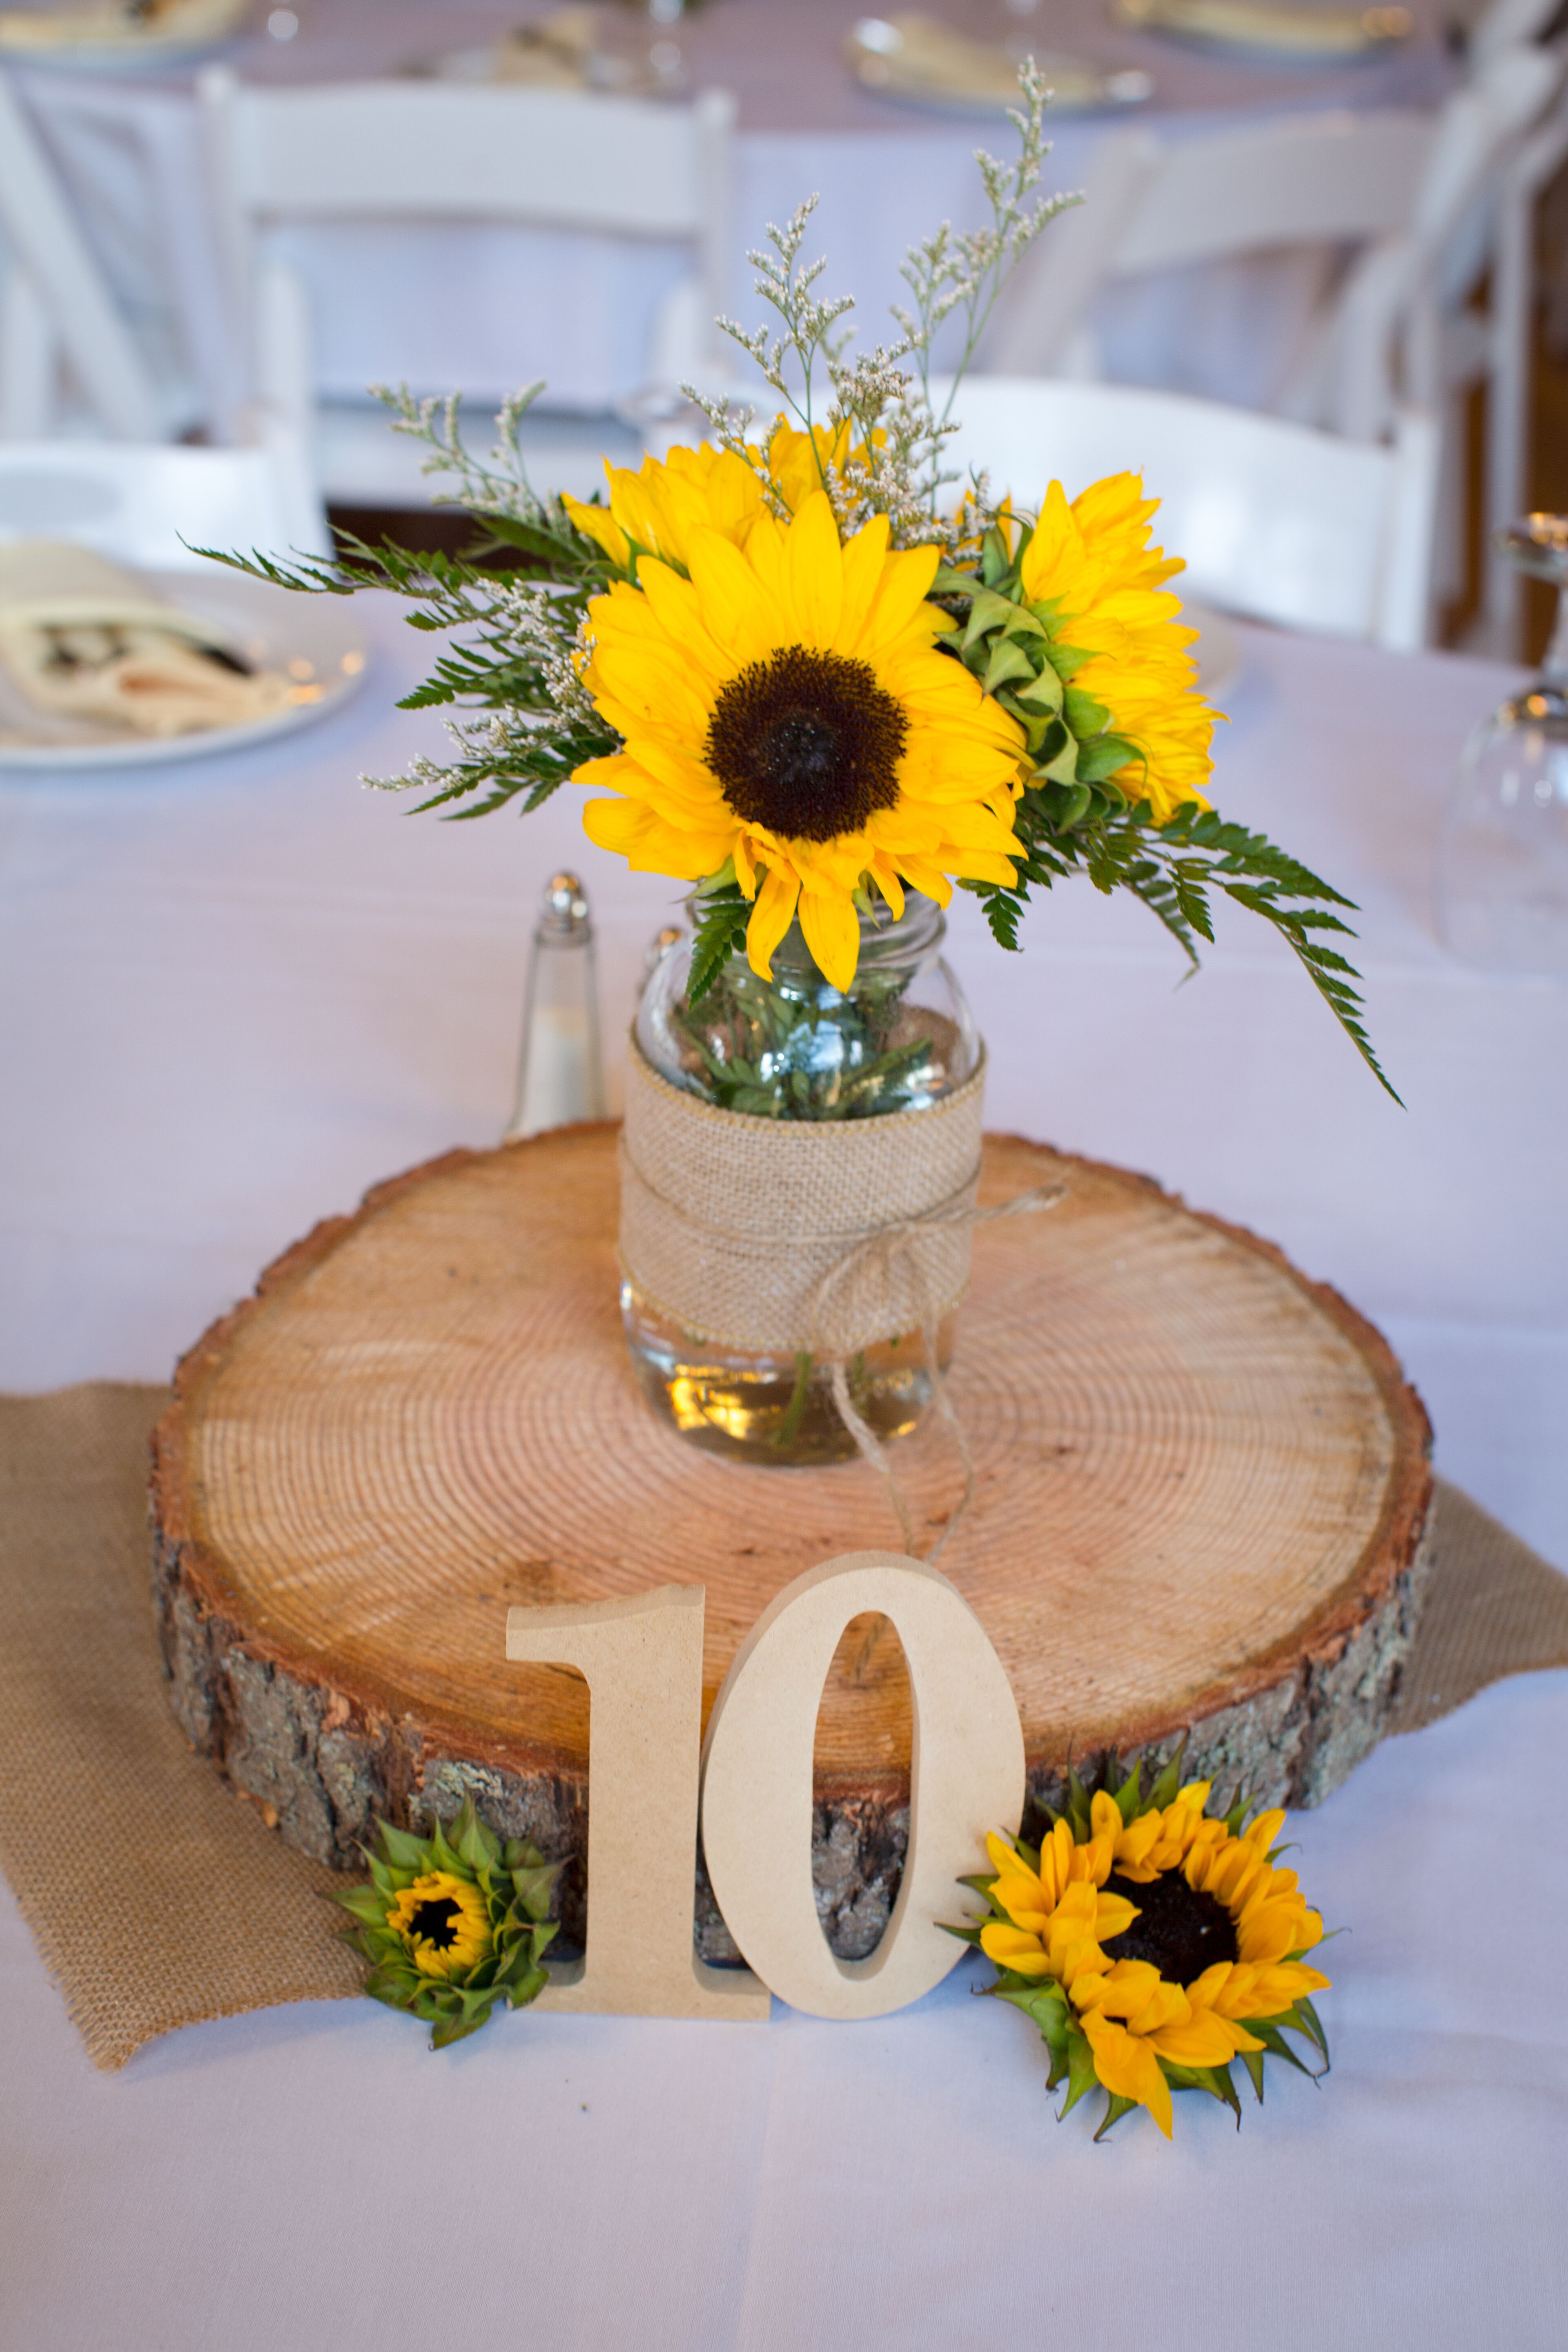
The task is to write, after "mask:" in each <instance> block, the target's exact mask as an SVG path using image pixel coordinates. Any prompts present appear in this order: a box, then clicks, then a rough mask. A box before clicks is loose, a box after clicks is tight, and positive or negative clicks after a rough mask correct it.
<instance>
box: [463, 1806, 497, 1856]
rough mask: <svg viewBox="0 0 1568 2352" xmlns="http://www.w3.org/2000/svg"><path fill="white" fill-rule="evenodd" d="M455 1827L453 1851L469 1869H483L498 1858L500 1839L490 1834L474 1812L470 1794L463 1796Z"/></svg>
mask: <svg viewBox="0 0 1568 2352" xmlns="http://www.w3.org/2000/svg"><path fill="white" fill-rule="evenodd" d="M456 1827H457V1838H456V1842H455V1851H456V1852H457V1853H458V1855H459V1856H460V1857H461V1859H462V1860H463V1861H464V1862H466V1863H467V1864H468V1868H469V1869H470V1870H474V1871H479V1870H485V1869H488V1868H489V1866H490V1865H491V1864H494V1863H497V1862H499V1861H500V1840H499V1839H498V1838H496V1837H493V1836H492V1835H491V1833H490V1832H489V1830H488V1829H487V1828H486V1827H485V1825H484V1823H483V1822H481V1821H480V1819H479V1815H478V1813H476V1812H475V1811H474V1801H473V1798H472V1797H471V1796H465V1797H464V1799H463V1810H462V1811H461V1812H460V1813H459V1814H458V1820H457V1824H456Z"/></svg>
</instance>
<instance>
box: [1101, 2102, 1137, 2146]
mask: <svg viewBox="0 0 1568 2352" xmlns="http://www.w3.org/2000/svg"><path fill="white" fill-rule="evenodd" d="M1105 2097H1106V2106H1105V2119H1104V2121H1103V2122H1102V2123H1101V2125H1100V2129H1099V2130H1098V2131H1097V2132H1096V2133H1095V2135H1094V2137H1095V2140H1096V2143H1097V2144H1098V2143H1099V2142H1100V2140H1102V2139H1103V2138H1104V2137H1105V2135H1106V2133H1107V2132H1109V2131H1112V2130H1114V2129H1115V2127H1116V2126H1117V2125H1118V2124H1119V2123H1120V2122H1121V2118H1122V2116H1126V2115H1131V2112H1132V2110H1133V2108H1134V2107H1135V2106H1136V2105H1138V2101H1137V2100H1136V2099H1123V2098H1119V2097H1118V2095H1117V2094H1116V2093H1115V2092H1114V2091H1108V2092H1107V2093H1106V2095H1105Z"/></svg>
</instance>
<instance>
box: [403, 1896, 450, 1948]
mask: <svg viewBox="0 0 1568 2352" xmlns="http://www.w3.org/2000/svg"><path fill="white" fill-rule="evenodd" d="M462 1916H463V1915H462V1912H461V1910H460V1908H459V1907H458V1905H457V1904H456V1903H454V1902H453V1900H452V1898H451V1896H450V1895H426V1898H425V1900H424V1901H423V1902H422V1903H421V1904H419V1905H418V1906H416V1909H415V1911H414V1913H413V1916H411V1917H410V1919H409V1922H408V1932H409V1934H410V1935H411V1936H416V1937H418V1938H419V1940H420V1942H421V1943H425V1944H433V1945H434V1946H435V1948H436V1949H437V1951H438V1952H449V1951H450V1950H451V1948H452V1947H453V1945H454V1944H455V1943H456V1942H457V1940H458V1920H459V1919H460V1918H461V1917H462Z"/></svg>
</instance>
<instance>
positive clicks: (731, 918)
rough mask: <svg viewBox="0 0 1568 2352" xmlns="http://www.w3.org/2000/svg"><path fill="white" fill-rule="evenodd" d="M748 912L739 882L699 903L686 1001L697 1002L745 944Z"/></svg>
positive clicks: (749, 905)
mask: <svg viewBox="0 0 1568 2352" xmlns="http://www.w3.org/2000/svg"><path fill="white" fill-rule="evenodd" d="M751 914H752V908H751V902H750V901H749V900H748V898H746V896H745V894H744V892H743V891H742V888H741V887H740V885H739V884H738V883H734V884H731V887H729V888H728V889H726V890H721V891H717V892H715V893H714V895H713V896H712V897H711V898H703V899H702V900H701V901H700V905H699V910H698V924H697V931H696V936H695V938H694V939H693V940H692V947H691V971H690V974H689V978H688V980H687V983H686V1001H687V1003H689V1004H696V1003H699V1002H700V1000H701V999H702V998H703V997H704V996H706V995H707V993H708V992H709V990H710V988H711V987H712V985H713V982H714V981H715V980H716V979H717V978H718V976H719V974H720V972H721V971H722V970H723V968H724V966H725V965H726V964H727V963H728V962H729V961H730V958H731V956H732V955H735V954H737V953H738V952H739V950H741V949H742V947H743V946H744V945H745V940H746V926H747V924H748V923H749V922H750V920H751Z"/></svg>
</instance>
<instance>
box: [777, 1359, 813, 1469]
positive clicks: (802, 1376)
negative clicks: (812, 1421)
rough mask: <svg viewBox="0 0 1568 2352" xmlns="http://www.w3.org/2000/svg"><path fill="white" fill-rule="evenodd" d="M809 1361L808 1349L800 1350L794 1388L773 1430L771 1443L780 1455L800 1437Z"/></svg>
mask: <svg viewBox="0 0 1568 2352" xmlns="http://www.w3.org/2000/svg"><path fill="white" fill-rule="evenodd" d="M811 1361H812V1360H811V1351H810V1349H807V1348H802V1349H800V1350H799V1352H798V1354H797V1355H796V1357H795V1388H794V1391H792V1393H791V1396H790V1401H789V1403H788V1405H787V1406H786V1407H785V1409H784V1419H783V1420H782V1421H781V1422H780V1423H779V1425H778V1427H777V1428H776V1429H775V1430H774V1432H773V1438H772V1441H771V1442H772V1444H773V1445H775V1446H776V1447H777V1448H778V1450H779V1452H780V1453H781V1454H782V1453H783V1451H784V1447H785V1446H786V1445H793V1444H795V1439H796V1438H797V1437H798V1436H799V1435H800V1424H801V1423H802V1422H803V1421H804V1419H805V1394H806V1391H807V1389H808V1388H809V1387H810V1385H811Z"/></svg>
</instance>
